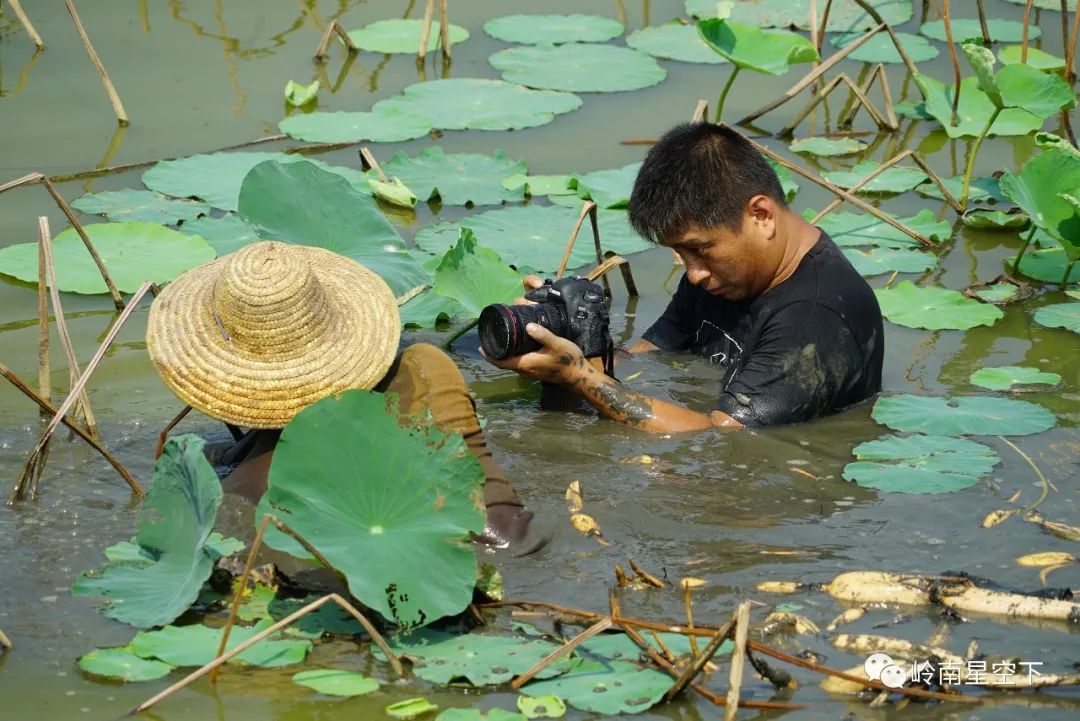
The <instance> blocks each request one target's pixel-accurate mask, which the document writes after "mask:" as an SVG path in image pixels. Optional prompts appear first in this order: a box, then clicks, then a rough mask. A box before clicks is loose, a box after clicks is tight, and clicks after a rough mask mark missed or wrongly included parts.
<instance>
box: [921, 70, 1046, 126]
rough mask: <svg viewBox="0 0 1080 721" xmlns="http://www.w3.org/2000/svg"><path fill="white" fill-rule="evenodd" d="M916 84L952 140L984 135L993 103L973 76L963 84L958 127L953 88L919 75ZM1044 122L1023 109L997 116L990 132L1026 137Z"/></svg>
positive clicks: (1008, 110) (929, 108)
mask: <svg viewBox="0 0 1080 721" xmlns="http://www.w3.org/2000/svg"><path fill="white" fill-rule="evenodd" d="M915 82H916V83H917V84H918V85H919V88H920V89H921V90H922V92H923V96H924V97H925V98H926V100H925V101H924V105H925V107H926V112H928V113H929V114H930V115H931V116H932V117H933V118H934V119H935V120H937V121H938V122H939V123H941V126H942V127H943V128H944V129H945V132H946V133H947V134H948V136H949V137H950V138H959V137H962V136H965V135H973V136H977V135H979V134H981V133H982V131H983V128H985V127H986V123H987V121H988V120H990V116H991V115H992V114H993V112H994V109H995V108H994V103H993V102H991V101H990V98H988V97H987V95H986V93H984V92H983V91H982V90H980V89H979V81H978V79H977V78H975V77H974V76H968V77H965V78H964V79H962V80H961V81H960V107H959V108H958V109H957V114H956V117H957V123H956V125H953V124H952V103H953V94H954V93H953V86H952V85H945V84H944V83H942V82H940V81H938V80H936V79H934V78H932V77H930V76H929V75H926V74H925V73H919V74H918V75H916V76H915ZM1042 124H1043V120H1042V118H1040V117H1038V116H1036V115H1034V114H1032V113H1029V112H1028V111H1026V110H1023V109H1021V108H1006V109H1005V110H1002V111H1001V113H1000V114H999V115H998V117H997V119H996V120H995V121H994V124H993V125H992V126H991V128H990V134H991V135H1027V134H1028V133H1030V132H1032V131H1034V130H1038V129H1039V128H1041V127H1042Z"/></svg>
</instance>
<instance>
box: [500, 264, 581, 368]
mask: <svg viewBox="0 0 1080 721" xmlns="http://www.w3.org/2000/svg"><path fill="white" fill-rule="evenodd" d="M530 277H533V278H535V277H536V276H530ZM526 302H528V301H526ZM525 332H526V333H528V334H529V336H530V337H531V338H532V339H533V340H535V341H536V342H537V343H539V344H540V345H541V346H543V347H542V348H541V349H540V350H538V351H534V352H532V353H525V354H523V355H519V356H513V357H511V358H506V359H505V360H501V361H500V360H494V359H492V358H488V362H489V363H491V364H492V365H495V366H498V367H499V368H503V369H505V370H511V371H517V372H518V373H520V374H522V375H524V376H529V377H530V378H536V379H537V380H542V381H547V382H548V383H557V384H559V385H570V384H572V383H574V382H575V381H576V380H577V379H579V378H580V377H582V375H583V374H584V373H585V372H586V367H587V365H588V364H587V362H586V360H585V356H584V354H582V352H581V348H578V347H577V345H576V344H575V343H574V342H573V341H571V340H567V339H566V338H560V337H559V336H557V335H555V334H554V333H552V332H551V331H549V330H548V329H547V328H545V327H543V326H542V325H540V324H538V323H529V324H527V325H526V326H525ZM480 352H481V354H482V353H483V350H481V351H480ZM484 357H485V358H487V356H484Z"/></svg>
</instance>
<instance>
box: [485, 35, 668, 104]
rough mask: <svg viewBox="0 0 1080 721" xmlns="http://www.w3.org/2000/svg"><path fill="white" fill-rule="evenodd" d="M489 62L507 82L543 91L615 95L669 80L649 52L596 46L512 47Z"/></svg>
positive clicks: (574, 44)
mask: <svg viewBox="0 0 1080 721" xmlns="http://www.w3.org/2000/svg"><path fill="white" fill-rule="evenodd" d="M488 62H490V63H491V65H492V66H493V67H494V68H495V69H496V70H499V71H501V72H502V77H503V80H506V81H508V82H512V83H521V84H522V85H527V86H528V87H530V88H537V89H541V90H565V91H570V92H585V93H614V92H621V91H626V90H640V89H642V88H647V87H650V86H652V85H656V84H657V83H659V82H660V81H662V80H663V79H664V78H666V77H667V71H666V70H664V69H663V68H662V67H660V65H659V64H657V62H656V60H655V59H654V58H653V57H651V56H649V55H646V54H645V53H641V52H638V51H637V50H634V49H633V48H624V47H618V46H615V45H596V44H592V43H567V44H566V45H541V46H526V47H517V48H508V49H506V50H500V51H499V52H497V53H495V54H493V55H492V56H491V57H489V58H488Z"/></svg>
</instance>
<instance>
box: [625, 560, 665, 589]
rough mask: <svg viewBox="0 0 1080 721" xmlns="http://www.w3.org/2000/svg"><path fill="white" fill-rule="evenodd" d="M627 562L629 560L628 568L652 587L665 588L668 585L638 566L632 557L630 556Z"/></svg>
mask: <svg viewBox="0 0 1080 721" xmlns="http://www.w3.org/2000/svg"><path fill="white" fill-rule="evenodd" d="M629 562H630V568H631V569H632V570H633V571H634V573H636V574H637V575H638V578H640V579H641V580H642V581H644V582H645V583H647V584H649V585H650V586H652V587H653V588H667V587H668V584H667V583H665V582H664V581H662V580H661V579H659V578H657V577H656V576H654V575H652V574H651V573H649V572H648V571H646V570H645V569H644V568H642V567H641V566H639V565H638V562H637V561H635V560H634V559H632V558H631V559H629Z"/></svg>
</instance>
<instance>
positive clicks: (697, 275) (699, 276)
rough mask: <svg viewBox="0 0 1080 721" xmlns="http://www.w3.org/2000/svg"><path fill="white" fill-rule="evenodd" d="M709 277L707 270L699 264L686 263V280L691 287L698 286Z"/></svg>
mask: <svg viewBox="0 0 1080 721" xmlns="http://www.w3.org/2000/svg"><path fill="white" fill-rule="evenodd" d="M709 275H710V273H709V269H708V268H706V267H705V266H704V265H701V264H699V263H693V264H689V263H688V264H687V266H686V279H687V280H688V281H690V284H691V285H700V284H701V282H702V281H704V280H705V279H706V278H708V277H709Z"/></svg>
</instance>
